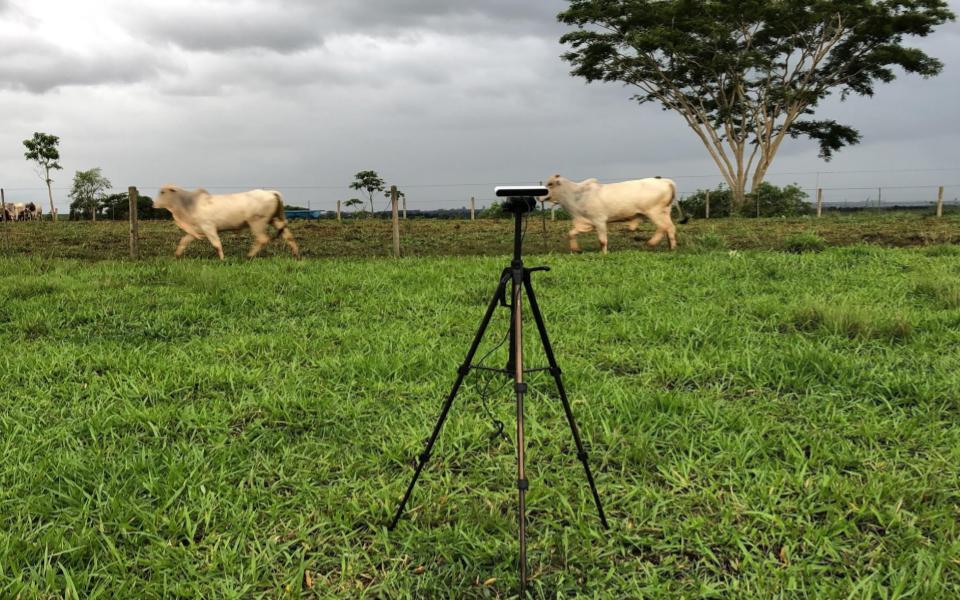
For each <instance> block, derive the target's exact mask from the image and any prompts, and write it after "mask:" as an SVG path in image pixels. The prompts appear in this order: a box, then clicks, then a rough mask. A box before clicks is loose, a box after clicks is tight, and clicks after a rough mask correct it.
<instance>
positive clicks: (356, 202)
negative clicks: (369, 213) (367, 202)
mask: <svg viewBox="0 0 960 600" xmlns="http://www.w3.org/2000/svg"><path fill="white" fill-rule="evenodd" d="M343 205H344V206H346V207H353V206H363V200H361V199H360V198H350V199H349V200H347V201H346V202H344V203H343Z"/></svg>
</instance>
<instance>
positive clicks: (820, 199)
mask: <svg viewBox="0 0 960 600" xmlns="http://www.w3.org/2000/svg"><path fill="white" fill-rule="evenodd" d="M822 216H823V188H817V217H822Z"/></svg>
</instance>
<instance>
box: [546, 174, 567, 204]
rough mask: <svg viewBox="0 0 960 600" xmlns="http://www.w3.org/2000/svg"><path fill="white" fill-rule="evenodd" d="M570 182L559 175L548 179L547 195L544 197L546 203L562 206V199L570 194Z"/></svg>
mask: <svg viewBox="0 0 960 600" xmlns="http://www.w3.org/2000/svg"><path fill="white" fill-rule="evenodd" d="M569 183H571V182H570V180H569V179H567V178H566V177H562V176H561V175H560V174H559V173H557V174H555V175H551V176H550V178H549V179H547V183H546V187H547V195H546V197H544V199H543V200H544V202H552V203H553V204H560V203H561V201H562V199H563V198H564V197H566V196H567V195H568V194H569V193H570V189H569V187H570V186H569V185H568V184H569Z"/></svg>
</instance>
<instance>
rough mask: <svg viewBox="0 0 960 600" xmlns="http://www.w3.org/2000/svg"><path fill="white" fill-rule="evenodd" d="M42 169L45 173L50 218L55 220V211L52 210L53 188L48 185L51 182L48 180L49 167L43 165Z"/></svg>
mask: <svg viewBox="0 0 960 600" xmlns="http://www.w3.org/2000/svg"><path fill="white" fill-rule="evenodd" d="M44 169H45V171H44V172H45V173H46V174H47V177H46V179H47V197H48V198H50V220H51V221H56V212H55V211H54V210H53V188H51V187H50V184H52V183H53V182H52V181H50V167H44Z"/></svg>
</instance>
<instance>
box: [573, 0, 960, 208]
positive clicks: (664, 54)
mask: <svg viewBox="0 0 960 600" xmlns="http://www.w3.org/2000/svg"><path fill="white" fill-rule="evenodd" d="M569 2H570V6H569V8H568V9H567V10H565V11H564V12H562V13H560V14H559V15H558V18H559V20H560V21H561V22H563V23H565V24H567V25H571V26H575V27H576V29H575V30H573V31H570V32H568V33H566V34H565V35H564V36H563V37H562V38H561V40H560V41H561V42H562V43H564V44H569V46H570V50H569V51H568V52H567V53H565V54H564V55H563V57H564V59H566V60H567V61H569V62H570V63H571V64H572V65H573V70H572V74H573V75H577V76H580V77H583V78H585V79H586V80H587V81H589V82H593V81H615V82H621V83H624V84H627V85H629V86H632V87H634V88H635V89H636V90H638V92H637V94H636V96H634V98H635V99H636V100H637V101H638V102H640V103H646V102H655V103H659V104H660V105H661V106H662V107H663V108H664V110H671V111H674V112H676V113H679V114H680V115H681V116H682V117H683V119H684V120H685V121H686V123H687V125H689V126H690V128H691V129H692V130H693V131H694V133H695V134H696V135H697V136H698V137H699V138H700V140H701V141H702V142H703V144H704V145H705V146H706V148H707V151H708V152H709V153H710V156H711V157H712V158H713V160H714V162H716V164H717V166H718V167H719V168H720V172H721V173H722V174H723V177H724V179H725V180H726V182H727V184H728V185H729V186H730V189H731V190H732V192H733V194H734V199H735V202H736V203H737V204H740V205H742V204H743V202H744V199H745V196H746V192H747V189H748V187H747V186H748V184H749V186H750V189H756V188H757V186H759V185H760V183H762V182H763V179H764V176H765V175H766V173H767V170H768V169H769V168H770V165H771V164H772V163H773V159H774V157H775V156H776V154H777V150H779V149H780V145H781V144H782V142H783V140H784V139H786V137H787V136H790V137H792V138H797V137H807V138H810V139H812V140H815V141H816V142H818V144H819V146H820V156H821V157H822V158H823V159H825V160H829V159H830V158H831V156H832V155H833V153H834V152H836V151H838V150H839V149H840V148H842V147H844V146H846V145H848V144H856V143H858V142H859V141H860V133H859V132H858V131H857V130H855V129H853V128H852V127H849V126H847V125H843V124H841V123H838V122H836V121H835V120H831V119H820V120H816V119H814V118H811V115H813V114H814V111H815V109H816V108H817V106H818V104H819V103H820V102H821V101H822V100H824V99H825V98H827V97H828V96H830V95H832V94H839V95H840V97H841V99H844V98H846V97H847V96H848V95H850V94H857V95H861V96H872V95H873V93H874V87H875V85H876V84H877V83H886V82H890V81H892V80H893V79H894V77H895V71H894V67H900V68H901V69H903V70H904V71H906V72H907V73H916V74H919V75H921V76H923V77H932V76H934V75H937V74H938V73H939V72H940V70H941V68H942V64H941V63H940V61H938V60H937V59H935V58H932V57H930V56H928V55H927V54H925V53H924V52H922V51H921V50H919V49H916V48H910V47H907V46H905V45H904V40H905V38H907V37H908V36H926V35H928V34H929V33H931V32H932V31H933V29H934V28H935V27H937V26H938V25H941V24H943V23H944V22H946V21H948V20H953V19H954V15H953V13H952V12H951V11H950V10H949V9H948V7H947V3H946V2H944V1H943V0H882V1H874V0H816V1H811V0H802V1H801V0H732V1H716V0H569Z"/></svg>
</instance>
